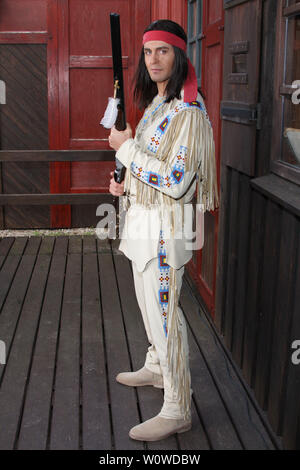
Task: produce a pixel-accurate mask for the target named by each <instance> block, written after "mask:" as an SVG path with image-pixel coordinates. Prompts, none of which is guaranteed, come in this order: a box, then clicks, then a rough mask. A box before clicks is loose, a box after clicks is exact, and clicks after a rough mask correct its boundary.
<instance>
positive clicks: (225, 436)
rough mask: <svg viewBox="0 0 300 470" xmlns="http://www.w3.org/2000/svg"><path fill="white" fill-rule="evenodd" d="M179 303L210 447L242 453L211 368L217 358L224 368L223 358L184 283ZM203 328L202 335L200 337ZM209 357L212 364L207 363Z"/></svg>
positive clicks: (196, 400)
mask: <svg viewBox="0 0 300 470" xmlns="http://www.w3.org/2000/svg"><path fill="white" fill-rule="evenodd" d="M180 303H181V306H182V309H183V312H184V314H185V317H186V319H187V322H188V326H189V329H190V330H191V331H192V334H190V335H189V349H190V367H191V379H192V389H193V399H194V401H195V403H196V405H197V409H198V410H199V414H200V416H201V420H202V423H203V427H204V432H205V434H206V436H207V439H208V442H209V445H210V447H211V448H212V449H214V450H221V449H222V450H225V449H232V450H234V449H235V450H238V449H242V444H241V442H240V439H239V436H238V435H237V432H236V429H235V428H234V427H233V425H232V423H231V419H230V417H229V415H228V411H227V409H226V407H225V406H224V403H223V399H222V393H220V391H219V390H218V389H217V388H216V384H215V380H214V377H213V376H212V374H211V371H210V365H208V362H209V361H210V360H211V359H213V360H214V361H216V359H215V357H214V356H216V355H217V356H218V360H219V361H220V362H219V365H220V367H222V368H224V357H220V356H219V355H218V352H217V351H215V350H216V347H215V343H214V341H213V338H212V337H211V336H210V335H208V332H207V331H206V328H205V326H206V325H205V317H204V315H203V314H202V313H201V314H200V312H199V305H198V304H197V302H196V301H195V299H194V298H193V297H192V296H191V294H190V292H189V289H188V288H187V285H186V282H185V281H184V283H183V286H182V292H181V297H180ZM200 328H201V334H199V329H200ZM204 348H205V350H206V351H205V352H204ZM206 355H207V356H209V361H207V359H206V357H205V356H206ZM225 365H226V364H225ZM226 367H227V365H226ZM227 381H228V378H227ZM224 385H225V384H224ZM220 395H221V396H220ZM212 409H213V410H214V412H213V413H212V412H211V410H212ZM216 418H217V419H216Z"/></svg>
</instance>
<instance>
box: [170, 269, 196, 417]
mask: <svg viewBox="0 0 300 470" xmlns="http://www.w3.org/2000/svg"><path fill="white" fill-rule="evenodd" d="M169 286H170V288H169V302H168V311H167V319H168V320H167V321H168V323H167V328H168V338H167V360H168V368H169V371H170V374H171V385H172V388H173V390H174V392H175V393H176V399H177V400H178V403H179V405H180V408H181V411H182V414H183V417H184V419H190V417H191V391H190V390H191V375H190V369H189V357H188V354H187V351H185V350H184V347H183V344H184V343H183V337H182V323H181V322H180V318H179V314H178V300H179V292H178V289H177V282H176V270H175V269H174V268H172V267H170V284H169Z"/></svg>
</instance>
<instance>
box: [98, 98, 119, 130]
mask: <svg viewBox="0 0 300 470" xmlns="http://www.w3.org/2000/svg"><path fill="white" fill-rule="evenodd" d="M119 103H120V99H119V98H108V105H107V108H106V110H105V113H104V116H103V118H102V120H101V122H100V124H102V126H103V127H105V128H106V129H111V128H112V127H113V125H114V124H115V122H116V119H117V116H118V105H119Z"/></svg>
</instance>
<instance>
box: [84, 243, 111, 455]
mask: <svg viewBox="0 0 300 470" xmlns="http://www.w3.org/2000/svg"><path fill="white" fill-rule="evenodd" d="M99 287H100V279H99V272H98V257H97V251H96V239H95V238H94V237H85V238H83V266H82V447H83V449H90V450H93V449H94V450H96V449H102V450H105V449H111V447H112V443H111V426H110V414H109V397H108V391H107V377H106V364H105V351H104V334H103V333H104V332H103V325H102V321H103V316H102V311H101V302H100V289H99Z"/></svg>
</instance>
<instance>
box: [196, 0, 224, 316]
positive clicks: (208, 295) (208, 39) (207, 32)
mask: <svg viewBox="0 0 300 470" xmlns="http://www.w3.org/2000/svg"><path fill="white" fill-rule="evenodd" d="M207 1H208V0H203V18H202V32H203V34H204V38H203V39H202V45H201V46H202V64H201V79H202V83H201V89H202V90H203V93H204V95H206V96H207V84H206V81H205V64H206V54H207V49H208V47H210V46H212V45H213V44H215V43H216V42H222V44H223V47H222V61H221V68H222V77H223V65H224V64H223V61H224V40H223V39H220V34H221V32H222V31H223V30H224V7H223V10H222V11H223V13H222V18H221V20H219V21H218V23H219V26H218V29H219V31H220V33H219V34H218V37H216V36H215V34H214V32H213V31H212V28H210V27H208V28H206V25H207V24H208V9H207ZM215 27H216V24H214V28H215ZM222 88H223V80H220V88H219V93H220V96H221V97H222ZM208 111H209V110H208ZM219 119H220V125H219V135H218V136H214V140H215V142H218V145H217V146H216V148H215V153H216V157H217V156H218V157H219V158H217V159H216V164H217V165H216V166H217V181H218V188H219V194H220V156H221V155H220V153H221V127H222V126H221V118H219ZM211 213H212V214H213V216H214V217H215V229H214V266H213V272H214V275H213V285H212V290H211V289H210V288H209V286H208V285H207V283H206V282H205V280H204V279H202V278H201V277H200V272H199V267H200V268H201V266H202V250H198V251H197V253H196V264H194V263H193V262H192V263H190V264H189V271H190V273H191V276H192V278H193V281H194V282H195V284H196V286H197V289H198V291H199V293H200V296H201V297H202V298H203V301H204V303H205V305H206V307H207V310H208V311H209V312H210V314H211V316H212V318H214V315H215V297H216V283H217V257H218V227H219V209H216V210H215V211H212V212H211ZM204 243H205V240H204Z"/></svg>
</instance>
